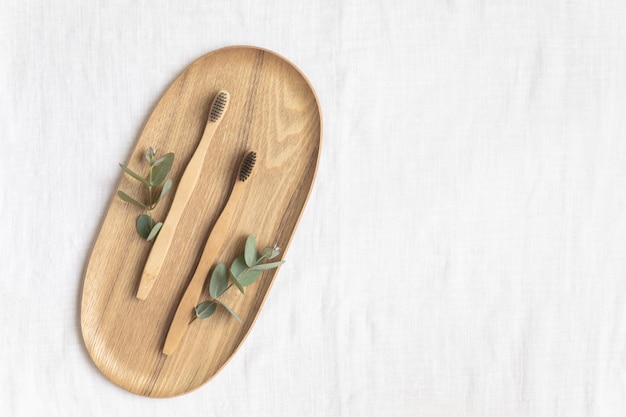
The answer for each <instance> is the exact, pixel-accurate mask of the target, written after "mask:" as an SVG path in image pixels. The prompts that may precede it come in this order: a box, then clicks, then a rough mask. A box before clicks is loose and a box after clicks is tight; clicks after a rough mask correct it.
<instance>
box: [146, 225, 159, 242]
mask: <svg viewBox="0 0 626 417" xmlns="http://www.w3.org/2000/svg"><path fill="white" fill-rule="evenodd" d="M161 227H163V222H158V223H157V224H155V225H154V226H153V227H152V230H150V234H149V235H148V237H147V238H146V240H147V241H148V242H151V241H153V240H154V238H155V237H156V236H157V234H159V230H161Z"/></svg>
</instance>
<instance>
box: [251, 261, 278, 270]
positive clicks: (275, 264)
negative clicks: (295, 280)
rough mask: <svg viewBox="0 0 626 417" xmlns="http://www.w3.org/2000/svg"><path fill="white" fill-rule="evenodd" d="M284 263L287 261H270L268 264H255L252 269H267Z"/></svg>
mask: <svg viewBox="0 0 626 417" xmlns="http://www.w3.org/2000/svg"><path fill="white" fill-rule="evenodd" d="M284 263H285V261H278V262H268V263H266V264H259V265H254V266H253V267H252V268H251V269H252V270H254V271H266V270H268V269H274V268H278V267H279V266H281V265H282V264H284Z"/></svg>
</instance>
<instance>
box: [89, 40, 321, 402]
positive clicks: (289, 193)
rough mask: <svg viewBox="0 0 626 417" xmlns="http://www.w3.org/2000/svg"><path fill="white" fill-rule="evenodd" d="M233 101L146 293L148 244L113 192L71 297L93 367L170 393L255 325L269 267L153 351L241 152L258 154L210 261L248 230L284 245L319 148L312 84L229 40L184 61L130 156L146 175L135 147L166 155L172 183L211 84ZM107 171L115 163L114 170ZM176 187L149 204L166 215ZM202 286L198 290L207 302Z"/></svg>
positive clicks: (238, 244)
mask: <svg viewBox="0 0 626 417" xmlns="http://www.w3.org/2000/svg"><path fill="white" fill-rule="evenodd" d="M220 89H225V90H227V91H229V92H230V94H231V100H230V103H229V107H228V109H227V112H226V113H225V115H224V118H223V120H222V123H221V125H220V127H219V128H218V130H217V132H216V134H215V136H214V137H213V139H212V141H211V144H210V147H209V151H208V154H207V159H206V161H205V165H204V168H203V171H202V174H201V177H200V179H199V182H198V185H197V188H196V192H195V193H194V196H193V197H192V199H191V201H190V202H189V205H188V206H187V208H186V210H185V212H184V214H183V216H182V220H181V222H180V223H179V226H178V229H177V232H176V236H175V238H174V241H173V244H172V249H171V251H170V252H169V254H168V255H167V257H166V259H165V265H164V268H163V270H162V273H161V274H160V275H159V277H158V278H157V281H156V283H155V285H154V288H153V289H152V292H151V293H150V295H149V297H148V298H147V300H145V301H141V300H139V299H137V298H136V297H135V294H136V292H137V286H138V283H139V278H140V276H141V272H142V269H143V266H144V264H145V261H146V259H147V256H148V253H149V251H150V245H151V244H150V243H148V242H146V241H145V240H143V239H141V238H140V237H139V236H138V235H137V232H136V231H135V226H134V224H135V219H136V217H137V216H138V215H140V214H142V213H141V212H140V210H139V209H138V208H136V207H134V206H132V205H130V204H128V203H125V202H123V201H121V200H120V199H119V198H118V197H117V196H115V197H114V198H113V199H112V201H111V203H110V205H109V208H108V211H107V213H106V215H105V217H104V220H103V223H102V228H101V230H100V233H99V235H98V237H97V238H96V241H95V244H94V247H93V250H92V253H91V257H90V259H89V262H88V264H87V268H86V272H85V277H84V282H83V292H82V301H81V327H82V333H83V338H84V341H85V344H86V347H87V350H88V351H89V354H90V355H91V358H92V359H93V361H94V362H95V364H96V365H97V367H98V368H99V369H100V370H101V371H102V372H103V373H104V375H106V376H107V377H108V378H109V379H110V380H111V381H113V382H114V383H116V384H118V385H119V386H121V387H122V388H124V389H126V390H129V391H131V392H134V393H137V394H140V395H145V396H151V397H170V396H176V395H180V394H184V393H187V392H189V391H192V390H194V389H196V388H198V387H199V386H201V385H202V384H204V383H206V382H207V381H209V380H210V379H211V378H212V377H213V376H214V375H215V374H216V373H217V372H218V371H219V370H220V369H221V368H222V367H224V365H225V364H226V363H227V362H228V360H229V359H230V358H231V357H232V356H233V354H234V353H235V352H236V351H237V349H238V348H239V346H240V345H241V343H242V342H243V340H244V339H245V337H246V335H247V334H248V332H249V331H250V328H251V327H252V325H253V324H254V322H255V319H256V317H257V315H258V314H259V311H260V309H261V307H262V305H263V302H264V300H265V298H266V295H267V293H268V291H269V289H270V287H271V286H272V282H273V281H274V278H275V275H276V272H277V271H276V270H270V271H265V272H264V273H263V276H261V278H260V279H259V280H258V281H257V282H256V283H255V284H253V285H251V286H249V287H246V293H245V295H242V294H241V293H239V292H238V291H237V290H236V289H235V288H231V289H230V290H229V291H228V293H226V294H225V295H224V297H223V298H224V301H225V302H226V303H227V304H229V305H230V306H231V307H232V308H233V309H234V310H235V311H237V312H238V313H239V315H240V316H241V319H242V323H241V324H240V323H238V322H237V321H236V320H235V319H234V318H232V317H231V316H230V315H229V314H228V313H227V312H224V311H219V310H218V311H217V312H216V313H215V314H214V315H213V316H211V317H210V318H208V319H205V320H195V321H194V322H193V323H192V324H191V325H190V326H189V328H188V329H187V332H186V334H185V336H184V338H183V340H182V341H181V344H180V346H179V347H178V350H177V351H176V352H174V354H172V355H171V356H166V355H163V354H162V353H161V349H162V347H163V342H164V340H165V336H166V333H167V330H168V328H169V325H170V322H171V320H172V317H173V315H174V312H175V310H176V307H177V305H178V302H179V300H180V298H181V296H182V293H183V292H184V290H185V288H186V285H187V282H188V281H189V279H190V278H191V275H192V274H193V271H194V268H195V265H196V264H197V262H198V259H199V256H200V253H201V251H202V248H203V247H204V244H205V242H206V239H207V237H208V234H209V232H210V229H211V227H212V225H213V223H214V222H215V220H216V218H217V216H218V215H219V212H220V210H221V208H222V207H223V206H224V204H225V202H226V199H227V197H228V192H229V191H230V188H231V187H232V181H233V178H234V175H235V171H236V169H237V166H238V163H239V161H240V159H241V155H242V154H243V153H244V152H245V151H246V150H247V149H255V150H256V151H257V152H258V161H257V165H256V166H255V175H254V176H253V178H252V179H251V183H250V184H249V185H248V186H247V187H246V191H245V193H246V194H245V195H244V196H243V197H242V200H241V202H240V204H239V207H238V209H237V213H236V214H235V217H234V218H235V220H234V221H233V224H232V225H231V227H230V230H229V233H228V236H229V238H228V241H227V242H226V244H225V245H224V248H223V250H222V252H221V253H220V255H219V256H218V259H217V260H216V261H217V262H226V263H228V262H230V261H231V260H232V259H234V258H235V257H236V255H238V254H240V253H243V252H242V251H243V247H244V243H245V239H246V236H247V235H248V234H250V233H252V234H254V235H255V236H256V238H257V242H258V246H259V247H264V246H268V245H272V244H274V243H277V244H278V245H279V246H281V247H282V248H284V251H283V254H282V258H285V259H286V257H285V252H286V250H287V248H288V246H289V243H290V241H291V238H292V236H293V234H294V232H295V229H296V226H297V224H298V220H299V218H300V215H301V213H302V211H303V209H304V206H305V204H306V201H307V198H308V196H309V193H310V190H311V187H312V185H313V180H314V177H315V172H316V169H317V163H318V158H319V155H320V146H321V113H320V108H319V103H318V100H317V97H316V95H315V92H314V91H313V89H312V87H311V85H310V84H309V82H308V81H307V80H306V78H305V77H304V76H303V75H302V73H301V72H300V71H299V70H298V69H297V68H295V67H294V65H292V64H291V63H289V62H288V61H286V60H285V59H284V58H282V57H280V56H278V55H276V54H274V53H272V52H270V51H267V50H263V49H259V48H254V47H243V46H241V47H239V46H238V47H229V48H224V49H220V50H217V51H214V52H212V53H209V54H207V55H205V56H203V57H201V58H199V59H198V60H196V61H195V62H193V63H192V64H191V65H190V66H189V67H187V68H186V69H185V70H184V71H183V72H182V73H181V74H180V76H179V77H178V78H177V79H176V80H175V81H174V82H173V84H172V85H171V86H170V87H169V89H168V90H167V91H166V92H165V94H164V95H163V97H162V98H161V100H160V101H159V103H158V104H157V106H156V107H155V108H154V111H153V112H152V115H151V116H150V118H149V119H148V121H147V123H146V125H145V127H144V129H143V132H142V133H141V135H140V137H139V139H138V141H137V144H136V146H135V148H134V150H133V152H132V155H131V157H130V160H129V161H128V166H129V168H131V169H133V170H134V171H136V172H139V173H141V174H145V173H146V172H147V170H146V165H145V163H144V161H143V158H144V153H145V150H146V149H147V148H148V147H149V146H152V147H154V148H155V149H157V152H158V153H159V154H160V155H163V154H165V153H167V152H174V153H175V160H174V167H173V168H172V171H171V172H170V175H169V177H171V178H172V179H173V180H174V184H177V181H178V180H179V179H180V177H181V175H182V172H183V170H184V168H185V166H186V164H187V162H188V161H189V159H190V158H191V155H192V153H193V151H194V150H195V147H196V145H197V143H198V141H199V140H200V138H201V136H202V133H203V131H204V127H205V125H206V121H207V116H208V109H209V105H210V103H211V100H212V99H213V97H214V95H215V94H216V93H217V91H218V90H220ZM112 169H117V167H112ZM118 189H121V190H124V191H126V192H127V193H129V194H130V195H141V192H142V191H143V190H142V189H141V188H140V185H139V183H137V182H136V181H134V180H132V179H130V178H128V177H127V176H124V175H123V174H120V181H119V184H118ZM173 195H174V193H173V192H170V194H169V195H168V196H167V198H166V199H165V200H163V201H162V202H161V203H160V204H159V206H160V207H158V208H157V210H155V218H157V219H164V218H165V215H166V214H167V209H168V208H169V205H170V204H171V199H172V198H173ZM206 296H207V293H206V287H205V293H204V294H203V298H202V299H206Z"/></svg>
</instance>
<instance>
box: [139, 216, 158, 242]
mask: <svg viewBox="0 0 626 417" xmlns="http://www.w3.org/2000/svg"><path fill="white" fill-rule="evenodd" d="M153 227H154V220H152V219H151V218H150V216H148V215H147V214H142V215H141V216H139V217H137V233H139V236H141V237H142V238H144V239H148V236H150V231H152V228H153Z"/></svg>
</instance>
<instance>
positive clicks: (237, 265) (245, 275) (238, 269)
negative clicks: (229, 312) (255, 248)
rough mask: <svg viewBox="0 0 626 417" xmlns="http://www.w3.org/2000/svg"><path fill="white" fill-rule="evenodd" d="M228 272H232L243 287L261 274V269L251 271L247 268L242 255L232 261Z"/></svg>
mask: <svg viewBox="0 0 626 417" xmlns="http://www.w3.org/2000/svg"><path fill="white" fill-rule="evenodd" d="M230 272H232V274H233V276H235V277H236V279H237V280H238V281H239V283H240V284H241V285H242V286H243V287H246V286H248V285H250V284H252V283H253V282H254V281H256V280H257V279H259V277H260V276H261V271H253V270H251V269H250V268H248V265H246V261H245V260H244V257H243V255H241V256H239V257H238V258H237V259H235V260H234V261H233V264H232V265H231V266H230Z"/></svg>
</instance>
